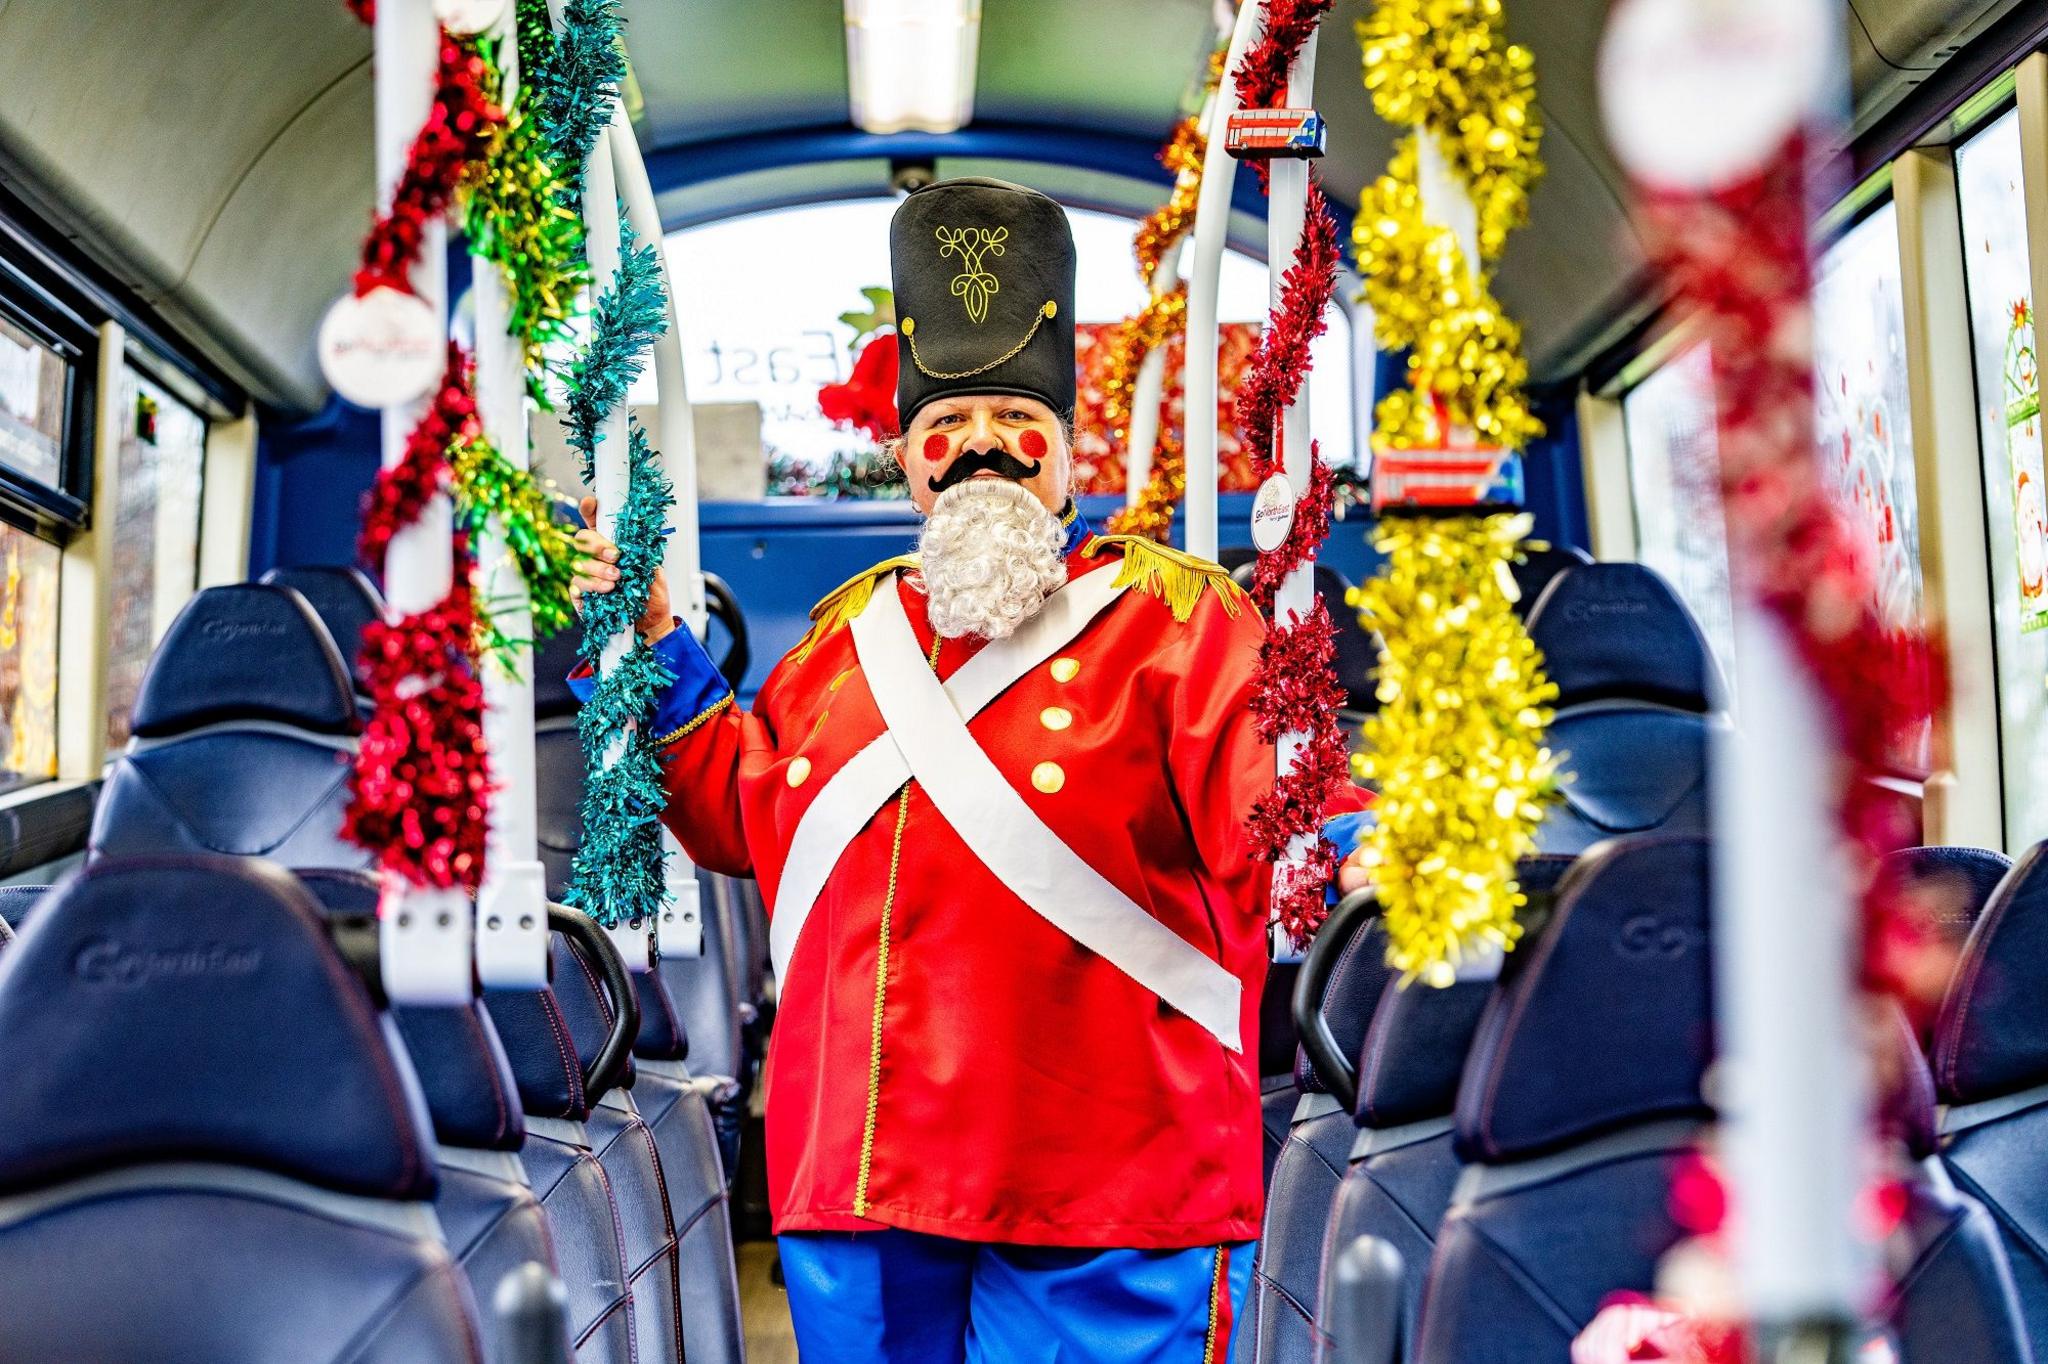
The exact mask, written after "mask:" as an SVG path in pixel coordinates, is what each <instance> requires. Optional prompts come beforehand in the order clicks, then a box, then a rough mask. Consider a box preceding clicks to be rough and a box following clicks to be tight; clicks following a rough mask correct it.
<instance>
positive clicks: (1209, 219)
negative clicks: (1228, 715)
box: [1186, 0, 1263, 559]
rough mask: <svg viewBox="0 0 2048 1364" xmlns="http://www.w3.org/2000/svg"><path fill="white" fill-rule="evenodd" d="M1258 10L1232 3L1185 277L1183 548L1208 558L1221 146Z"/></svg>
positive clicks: (1230, 169) (1223, 210) (1226, 195)
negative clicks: (1234, 10) (1234, 15)
mask: <svg viewBox="0 0 2048 1364" xmlns="http://www.w3.org/2000/svg"><path fill="white" fill-rule="evenodd" d="M1262 8H1263V7H1262V6H1261V4H1260V3H1259V0H1242V3H1241V4H1240V5H1239V6H1238V11H1237V23H1236V25H1235V26H1234V27H1232V29H1231V31H1230V48H1229V51H1228V52H1227V53H1226V54H1225V56H1224V58H1223V79H1222V81H1221V82H1219V83H1218V85H1217V87H1216V104H1215V108H1214V109H1212V110H1211V111H1210V119H1209V136H1208V141H1207V144H1206V147H1207V150H1206V151H1205V153H1204V155H1203V157H1202V188H1201V190H1200V191H1199V192H1198V193H1197V194H1196V196H1195V229H1194V252H1195V260H1194V269H1193V273H1192V275H1191V276H1190V278H1189V280H1188V340H1187V367H1188V368H1187V418H1186V424H1187V435H1186V441H1187V547H1188V552H1189V553H1191V554H1199V555H1200V556H1202V557H1203V558H1205V559H1213V558H1215V557H1216V291H1217V289H1218V287H1219V284H1220V282H1221V276H1222V272H1223V244H1224V239H1225V238H1226V237H1228V236H1229V233H1230V196H1231V193H1232V191H1233V190H1234V189H1235V188H1236V185H1237V159H1236V158H1235V157H1233V156H1231V155H1230V154H1229V153H1227V152H1225V151H1224V149H1223V143H1224V130H1225V129H1227V128H1228V127H1229V126H1230V116H1231V115H1232V114H1234V113H1236V112H1237V85H1236V82H1235V79H1234V78H1235V76H1236V74H1237V68H1238V64H1239V63H1240V62H1242V61H1243V60H1244V54H1245V51H1246V50H1247V49H1248V48H1250V46H1251V44H1252V33H1253V31H1254V30H1255V29H1256V28H1257V27H1258V22H1259V12H1260V10H1261V9H1262Z"/></svg>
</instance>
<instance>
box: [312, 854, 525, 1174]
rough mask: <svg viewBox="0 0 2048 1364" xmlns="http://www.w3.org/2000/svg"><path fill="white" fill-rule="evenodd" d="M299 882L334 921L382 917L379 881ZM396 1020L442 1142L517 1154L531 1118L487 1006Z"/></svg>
mask: <svg viewBox="0 0 2048 1364" xmlns="http://www.w3.org/2000/svg"><path fill="white" fill-rule="evenodd" d="M296 875H297V876H298V878H299V880H300V881H301V882H302V883H304V885H305V887H306V888H307V889H308V890H310V891H312V892H313V895H314V897H315V898H316V899H318V900H319V901H320V904H321V907H322V908H323V909H325V910H326V911H327V912H328V913H329V914H339V915H348V916H351V917H369V918H374V917H375V916H376V913H377V902H378V900H379V899H380V898H381V895H382V890H381V887H380V886H379V884H378V881H377V877H376V875H375V874H374V873H372V872H367V871H339V870H336V871H329V870H312V871H300V872H297V873H296ZM391 1018H392V1021H393V1022H394V1023H396V1024H397V1025H398V1035H399V1037H400V1038H401V1039H402V1040H403V1041H404V1043H405V1050H406V1053H407V1055H408V1056H410V1057H411V1058H412V1068H413V1071H414V1073H415V1074H417V1075H418V1076H419V1081H420V1089H421V1091H422V1092H423V1093H424V1094H425V1095H426V1099H427V1113H428V1115H429V1116H430V1117H432V1119H433V1121H434V1136H435V1138H436V1139H437V1140H438V1141H440V1143H441V1144H442V1145H443V1146H459V1147H462V1148H464V1149H467V1150H472V1151H517V1150H518V1149H519V1147H520V1145H521V1144H522V1143H523V1142H524V1141H525V1140H526V1118H525V1115H524V1113H523V1112H522V1111H521V1109H520V1106H519V1089H518V1085H517V1083H516V1082H515V1081H514V1080H513V1078H512V1063H511V1062H510V1061H509V1060H507V1059H506V1056H505V1048H504V1046H503V1045H502V1044H501V1043H500V1042H499V1041H498V1030H497V1028H496V1027H495V1026H493V1025H492V1023H491V1016H490V1015H489V1014H488V1013H486V1012H485V1011H484V1007H483V1005H481V1004H478V1003H475V1002H471V1003H468V1004H450V1005H445V1006H439V1005H437V1006H428V1005H397V1006H393V1007H392V1009H391Z"/></svg>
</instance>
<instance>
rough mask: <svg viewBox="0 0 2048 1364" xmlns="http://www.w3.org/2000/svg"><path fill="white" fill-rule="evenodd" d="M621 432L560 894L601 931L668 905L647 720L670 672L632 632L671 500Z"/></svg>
mask: <svg viewBox="0 0 2048 1364" xmlns="http://www.w3.org/2000/svg"><path fill="white" fill-rule="evenodd" d="M628 429H629V432H630V434H629V436H628V438H627V470H628V475H627V482H626V505H625V506H624V507H623V508H621V509H620V512H619V519H618V523H617V525H616V526H614V528H613V534H614V535H615V536H616V537H617V540H618V545H619V562H618V569H619V583H618V586H617V587H616V588H615V589H613V590H612V591H610V592H606V593H602V594H596V595H592V596H588V597H585V598H584V607H583V643H582V654H583V658H584V659H585V661H587V662H588V663H589V664H590V666H591V668H592V669H593V670H594V671H596V672H597V674H598V676H597V684H596V688H595V689H594V690H593V691H592V693H591V696H590V699H589V700H588V701H586V702H584V703H583V712H582V714H581V715H580V716H578V717H577V722H576V724H577V734H578V735H579V737H581V739H582V740H583V751H584V753H585V754H587V755H589V758H590V763H589V769H590V776H589V780H588V782H587V783H586V784H585V786H584V792H583V810H582V814H583V841H582V843H581V844H580V845H579V846H578V848H577V850H576V862H575V866H574V869H573V871H572V873H571V876H570V882H569V888H568V891H567V893H566V894H565V895H564V896H563V897H562V898H563V900H564V901H565V902H566V903H568V904H569V905H571V906H573V907H575V908H577V909H580V910H582V911H583V912H584V913H586V914H588V915H590V916H591V917H592V918H594V919H596V920H597V921H598V922H599V923H601V924H604V925H606V926H607V927H609V926H611V925H614V924H619V923H632V922H634V921H636V920H640V921H647V922H652V920H653V918H654V916H656V915H657V914H659V913H660V912H661V909H662V906H664V905H666V904H667V903H668V899H669V894H668V881H667V875H666V863H667V860H668V854H667V851H666V850H665V849H664V848H663V847H662V845H661V811H662V807H663V806H664V805H665V804H666V803H667V793H666V792H665V790H664V789H663V785H662V773H661V755H660V753H659V751H658V750H657V749H656V747H655V744H654V738H655V736H653V735H651V734H649V733H648V732H647V719H648V716H649V715H650V714H651V713H652V712H653V709H654V701H655V698H656V697H657V696H658V695H660V693H661V691H662V689H663V688H665V687H667V686H668V685H669V684H670V683H671V682H673V681H674V680H675V676H674V674H672V673H671V672H670V671H669V670H668V667H667V665H666V664H664V663H663V662H662V661H661V659H660V658H659V657H658V656H657V655H656V654H655V652H654V650H653V649H651V648H649V647H648V645H647V643H646V642H645V641H644V640H642V639H641V638H640V634H639V632H638V631H637V630H636V629H635V628H634V627H635V625H636V624H637V623H638V621H639V619H640V613H641V612H642V611H643V610H645V609H646V606H647V594H648V590H649V588H650V587H651V586H652V584H653V582H654V572H655V570H656V569H658V568H660V567H661V559H662V544H661V538H662V528H663V527H664V526H665V525H667V523H668V510H669V507H670V506H672V505H673V504H674V501H675V498H674V496H673V494H672V492H671V490H670V487H669V481H668V478H667V476H666V475H665V474H663V473H662V471H661V465H660V463H659V462H658V461H657V460H656V458H655V454H654V451H653V449H652V448H651V447H650V446H649V445H648V443H647V433H646V432H645V431H643V430H641V428H640V424H639V423H638V422H632V423H630V424H629V428H628ZM620 631H625V632H626V633H627V634H628V635H630V637H631V638H632V641H633V644H632V647H631V648H630V649H628V650H627V652H626V656H625V657H624V658H622V659H620V660H619V661H618V662H617V663H615V664H613V665H612V666H611V667H610V668H608V669H600V668H599V662H600V659H601V658H602V657H603V654H604V649H605V645H606V644H607V643H608V642H609V641H610V640H611V639H613V638H614V637H615V636H617V635H618V634H619V632H620ZM621 736H623V737H624V743H623V746H622V747H621V748H620V750H619V752H618V753H617V755H616V756H615V757H614V758H613V760H612V761H611V762H610V763H609V764H607V763H606V762H605V757H606V755H607V754H609V753H610V752H611V749H612V746H613V745H614V744H615V743H617V742H618V741H619V739H620V737H621Z"/></svg>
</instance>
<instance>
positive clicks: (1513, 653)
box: [1351, 514, 1557, 985]
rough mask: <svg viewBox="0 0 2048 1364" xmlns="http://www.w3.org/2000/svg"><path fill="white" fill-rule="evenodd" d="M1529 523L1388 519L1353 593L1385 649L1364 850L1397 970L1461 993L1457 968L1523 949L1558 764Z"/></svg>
mask: <svg viewBox="0 0 2048 1364" xmlns="http://www.w3.org/2000/svg"><path fill="white" fill-rule="evenodd" d="M1528 529H1529V517H1528V516H1527V515H1526V514H1523V515H1501V516H1488V517H1455V518H1437V517H1388V518H1387V519H1386V520H1384V521H1382V522H1381V523H1380V528H1379V531H1378V534H1377V535H1376V536H1375V539H1374V547H1375V548H1377V549H1378V550H1379V551H1380V553H1382V554H1384V555H1385V556H1386V566H1385V568H1384V569H1383V570H1382V571H1381V573H1380V575H1379V576H1378V577H1376V578H1374V579H1372V580H1371V581H1369V582H1367V583H1366V584H1365V586H1363V587H1360V588H1356V589H1354V590H1353V591H1352V593H1351V601H1352V604H1353V605H1355V606H1357V607H1358V609H1359V610H1358V615H1359V619H1360V620H1361V621H1363V622H1364V623H1365V624H1366V626H1367V627H1368V628H1370V629H1373V630H1376V631H1378V632H1379V634H1380V638H1381V639H1382V640H1383V641H1384V643H1385V649H1384V651H1383V652H1382V653H1381V655H1380V666H1379V675H1378V681H1377V694H1378V697H1379V702H1380V708H1379V710H1378V711H1377V712H1376V713H1374V715H1373V716H1372V717H1371V718H1370V719H1368V720H1367V721H1366V722H1365V726H1364V729H1363V731H1362V733H1361V735H1360V740H1361V743H1360V752H1359V753H1358V754H1357V755H1356V756H1355V757H1354V758H1353V759H1352V763H1353V766H1354V768H1355V770H1356V772H1357V774H1358V775H1359V776H1360V777H1361V778H1362V779H1363V780H1365V781H1366V782H1368V783H1369V784H1371V785H1372V786H1374V787H1375V788H1376V789H1377V790H1378V792H1379V799H1378V801H1377V802H1376V803H1375V805H1374V806H1373V810H1374V814H1375V815H1376V817H1377V823H1376V825H1375V826H1374V828H1373V830H1372V832H1371V834H1370V835H1369V836H1368V839H1367V842H1366V861H1367V863H1368V865H1369V867H1370V869H1371V871H1372V874H1373V877H1374V880H1375V883H1376V886H1377V889H1378V893H1379V901H1380V911H1381V914H1382V915H1383V916H1384V918H1385V920H1386V925H1387V939H1388V949H1387V962H1388V964H1389V965H1390V966H1392V967H1394V968H1395V969H1397V970H1399V971H1402V972H1404V973H1406V974H1409V975H1414V976H1419V977H1420V978H1421V979H1422V980H1423V981H1424V982H1425V983H1427V984H1430V985H1448V984H1450V982H1451V980H1452V979H1453V977H1454V975H1455V972H1456V964H1457V962H1458V961H1459V960H1460V959H1461V958H1462V957H1463V956H1465V955H1466V954H1467V953H1468V952H1471V951H1472V950H1474V949H1475V948H1481V947H1484V946H1486V945H1488V944H1494V945H1498V946H1500V947H1502V948H1508V947H1512V946H1513V945H1514V942H1515V939H1516V938H1517V937H1518V936H1519V935H1520V932H1521V928H1520V926H1519V925H1518V924H1517V923H1516V921H1515V914H1516V911H1517V910H1519V909H1520V908H1521V907H1522V906H1523V904H1524V903H1526V899H1525V897H1524V896H1523V894H1522V892H1521V890H1520V888H1519V887H1518V886H1517V885H1516V884H1515V877H1514V866H1515V862H1516V859H1518V858H1520V857H1523V856H1526V855H1527V854H1528V853H1529V852H1530V851H1531V850H1532V849H1533V848H1534V846H1535V837H1534V835H1535V829H1536V826H1537V824H1538V823H1539V822H1540V821H1541V820H1542V818H1543V803H1544V801H1545V800H1546V799H1547V798H1548V796H1549V795H1550V793H1551V792H1552V791H1553V789H1554V788H1555V786H1556V781H1557V759H1556V757H1555V756H1554V755H1553V754H1552V753H1551V751H1550V750H1549V749H1548V748H1546V747H1544V745H1543V742H1542V738H1541V735H1542V733H1543V730H1544V728H1545V727H1546V726H1547V725H1548V724H1549V723H1550V711H1549V709H1548V705H1549V703H1550V701H1551V700H1552V699H1554V698H1555V697H1556V695H1557V688H1556V686H1555V685H1554V684H1552V683H1551V682H1550V681H1549V680H1548V679H1546V678H1545V677H1544V675H1543V659H1542V655H1541V654H1540V653H1539V652H1538V651H1537V648H1536V645H1535V643H1534V642H1533V641H1531V640H1530V638H1529V633H1528V631H1526V630H1524V629H1523V628H1522V624H1521V620H1520V618H1519V617H1517V616H1516V614H1515V611H1514V602H1515V597H1516V592H1515V581H1514V576H1513V574H1512V573H1510V572H1509V571H1508V565H1509V563H1510V561H1511V560H1512V559H1513V557H1514V555H1515V553H1516V547H1517V545H1518V544H1519V543H1520V541H1521V539H1522V537H1523V536H1524V535H1526V534H1527V533H1528Z"/></svg>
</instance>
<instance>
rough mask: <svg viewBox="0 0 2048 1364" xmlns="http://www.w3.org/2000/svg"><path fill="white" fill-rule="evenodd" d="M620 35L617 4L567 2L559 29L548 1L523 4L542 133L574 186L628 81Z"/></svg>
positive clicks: (614, 0) (610, 0) (522, 42)
mask: <svg viewBox="0 0 2048 1364" xmlns="http://www.w3.org/2000/svg"><path fill="white" fill-rule="evenodd" d="M619 33H620V26H619V9H618V0H568V4H567V5H565V6H564V7H563V10H562V24H561V28H560V29H559V30H555V29H554V28H552V27H551V26H550V24H549V21H548V7H547V0H519V52H520V60H521V63H522V65H523V67H524V69H525V70H526V72H527V77H526V78H527V79H528V80H530V81H532V82H533V84H534V86H535V87H536V88H537V89H538V90H539V91H540V100H539V109H540V125H541V132H542V133H543V134H544V135H545V136H546V137H547V140H548V145H549V146H550V147H551V148H552V149H553V152H554V155H555V158H556V161H555V166H556V169H557V171H558V172H559V173H560V174H561V176H562V178H563V179H564V180H565V181H567V182H568V183H570V184H572V185H573V184H578V183H580V182H581V180H582V177H583V161H584V158H585V157H587V156H589V155H590V149H591V147H592V146H593V145H594V144H595V143H596V141H597V135H598V134H599V133H601V132H603V131H604V129H605V127H606V125H608V124H609V123H610V122H611V118H612V101H613V100H614V99H615V98H617V96H618V93H619V83H620V82H621V81H623V80H624V79H625V77H626V52H625V48H624V46H623V45H622V44H621V43H620V41H619Z"/></svg>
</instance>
